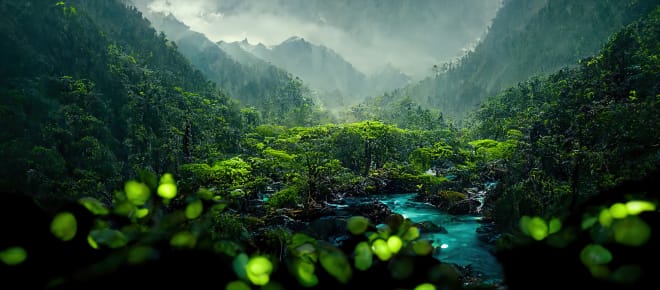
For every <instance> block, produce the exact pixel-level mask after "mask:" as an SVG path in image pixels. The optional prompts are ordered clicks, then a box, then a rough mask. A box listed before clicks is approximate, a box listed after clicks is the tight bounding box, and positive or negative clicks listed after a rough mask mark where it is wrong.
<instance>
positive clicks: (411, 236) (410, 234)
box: [402, 227, 419, 241]
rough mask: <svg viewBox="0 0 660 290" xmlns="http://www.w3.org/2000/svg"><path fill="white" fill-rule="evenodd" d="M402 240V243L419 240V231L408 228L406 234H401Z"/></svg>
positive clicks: (415, 228) (414, 228)
mask: <svg viewBox="0 0 660 290" xmlns="http://www.w3.org/2000/svg"><path fill="white" fill-rule="evenodd" d="M402 238H403V240H404V241H412V240H416V239H417V238H419V229H418V228H417V227H410V228H408V230H407V231H406V233H405V234H403V237H402Z"/></svg>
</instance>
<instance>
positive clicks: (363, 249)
mask: <svg viewBox="0 0 660 290" xmlns="http://www.w3.org/2000/svg"><path fill="white" fill-rule="evenodd" d="M354 263H355V268H356V269H358V270H361V271H364V270H367V269H369V268H370V267H371V264H372V263H373V253H372V252H371V247H369V243H367V242H360V243H359V244H357V246H356V247H355V261H354Z"/></svg>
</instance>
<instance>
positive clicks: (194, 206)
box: [186, 199, 204, 220]
mask: <svg viewBox="0 0 660 290" xmlns="http://www.w3.org/2000/svg"><path fill="white" fill-rule="evenodd" d="M202 211H204V205H203V204H202V201H201V200H199V199H198V200H195V201H193V202H191V203H189V204H188V206H186V218H188V219H191V220H192V219H196V218H198V217H199V216H200V215H202Z"/></svg>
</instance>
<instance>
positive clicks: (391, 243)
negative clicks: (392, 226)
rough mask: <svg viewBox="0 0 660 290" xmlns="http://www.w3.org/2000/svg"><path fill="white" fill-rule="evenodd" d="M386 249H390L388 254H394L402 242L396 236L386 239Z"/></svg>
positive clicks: (401, 245)
mask: <svg viewBox="0 0 660 290" xmlns="http://www.w3.org/2000/svg"><path fill="white" fill-rule="evenodd" d="M387 247H388V248H389V249H390V252H392V253H394V254H396V253H398V252H399V251H400V250H401V247H403V241H402V240H401V238H399V237H398V236H391V237H389V238H388V239H387Z"/></svg>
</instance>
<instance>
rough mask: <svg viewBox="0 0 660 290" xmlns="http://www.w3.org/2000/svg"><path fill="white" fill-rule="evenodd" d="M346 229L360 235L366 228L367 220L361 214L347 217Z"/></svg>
mask: <svg viewBox="0 0 660 290" xmlns="http://www.w3.org/2000/svg"><path fill="white" fill-rule="evenodd" d="M346 226H347V227H348V231H349V232H351V233H352V234H354V235H361V234H363V233H364V231H366V230H367V226H369V220H368V219H367V218H365V217H363V216H354V217H351V218H349V219H348V222H347V223H346Z"/></svg>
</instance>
